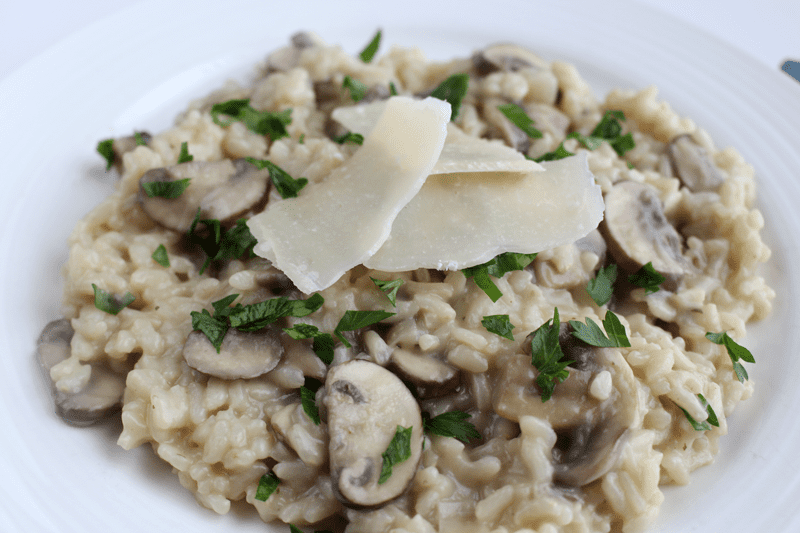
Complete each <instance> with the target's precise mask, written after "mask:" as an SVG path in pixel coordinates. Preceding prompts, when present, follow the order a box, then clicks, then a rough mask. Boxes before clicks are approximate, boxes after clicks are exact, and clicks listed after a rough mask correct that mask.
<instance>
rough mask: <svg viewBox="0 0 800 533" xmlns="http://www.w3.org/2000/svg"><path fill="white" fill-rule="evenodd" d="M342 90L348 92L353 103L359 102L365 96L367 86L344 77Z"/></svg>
mask: <svg viewBox="0 0 800 533" xmlns="http://www.w3.org/2000/svg"><path fill="white" fill-rule="evenodd" d="M342 88H344V89H347V90H349V91H350V98H351V99H352V100H353V101H354V102H360V101H361V100H363V99H364V96H365V95H366V94H367V86H366V85H364V84H363V83H361V82H360V81H358V80H357V79H355V78H351V77H350V76H345V77H344V81H343V82H342Z"/></svg>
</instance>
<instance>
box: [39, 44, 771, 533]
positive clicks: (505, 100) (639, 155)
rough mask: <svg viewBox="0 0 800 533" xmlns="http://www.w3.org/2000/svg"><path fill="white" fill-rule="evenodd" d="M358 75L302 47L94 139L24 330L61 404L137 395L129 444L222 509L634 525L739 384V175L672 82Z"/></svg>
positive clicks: (707, 442) (116, 405) (430, 71)
mask: <svg viewBox="0 0 800 533" xmlns="http://www.w3.org/2000/svg"><path fill="white" fill-rule="evenodd" d="M379 37H380V35H379V34H378V35H376V40H375V41H374V42H373V44H374V45H375V46H377V45H378V43H379ZM372 54H373V51H372V50H370V49H369V47H368V48H367V49H365V51H364V53H363V54H362V55H361V56H353V55H351V54H348V53H346V52H344V51H343V50H342V49H341V48H339V47H334V46H328V45H326V44H324V43H323V42H322V41H321V40H320V39H319V38H318V37H316V36H314V35H311V34H306V33H301V34H298V35H296V36H294V37H293V38H292V41H291V43H290V44H289V45H288V46H286V47H284V48H281V49H279V50H277V51H275V52H273V53H271V54H270V55H269V56H268V57H267V59H266V61H265V62H264V64H263V65H261V66H260V67H259V69H258V74H257V76H256V79H255V81H254V82H253V83H252V85H248V86H241V85H239V84H235V83H233V82H231V83H229V84H227V85H225V86H223V87H222V88H220V89H218V90H216V91H214V92H212V93H211V94H210V95H209V96H208V97H206V98H204V99H202V100H199V101H196V102H193V103H191V104H190V105H189V107H188V109H186V110H185V112H183V113H182V114H181V115H179V116H178V118H177V120H176V122H175V126H174V127H173V128H171V129H169V130H167V131H165V132H162V133H158V134H152V135H151V134H148V133H145V132H136V133H135V134H134V135H132V136H130V137H126V138H118V139H114V140H108V141H105V142H102V143H100V145H99V147H98V150H99V151H100V152H101V153H102V154H104V155H105V156H106V157H107V159H108V162H109V168H110V167H111V166H112V165H113V166H116V169H117V171H118V172H119V174H120V175H121V179H120V181H119V184H118V187H117V189H116V192H114V193H113V194H112V195H111V196H110V197H109V198H108V199H106V200H105V201H104V202H103V203H101V204H100V205H99V206H97V207H96V208H95V209H94V210H93V211H92V212H91V213H89V214H88V215H87V216H86V217H85V218H84V219H83V220H82V221H81V222H79V223H78V224H77V226H76V228H75V230H74V231H73V233H72V236H71V237H70V241H69V245H70V253H69V260H68V262H67V264H66V266H65V269H64V270H65V278H66V280H65V290H64V307H63V313H64V319H63V320H59V321H56V322H53V323H51V324H49V325H48V326H47V327H46V328H45V330H44V331H43V333H42V336H41V338H40V340H39V354H40V358H41V360H42V364H43V366H44V367H45V368H46V369H47V370H48V371H49V376H50V378H51V379H52V382H53V392H54V398H55V402H56V409H57V411H58V413H59V414H60V415H61V416H62V417H63V418H64V419H65V420H67V421H68V422H71V423H74V424H87V423H91V422H93V421H95V420H97V419H99V418H101V417H103V416H109V415H113V416H120V415H119V409H120V406H121V417H122V424H123V430H122V434H121V435H120V436H119V441H118V442H119V445H120V446H122V447H123V448H125V449H131V448H135V447H137V446H141V445H145V444H147V445H150V446H152V448H153V450H154V451H155V453H156V454H158V456H159V457H161V458H162V459H163V460H164V461H165V462H166V463H168V464H169V465H170V466H171V467H172V469H173V471H174V472H175V474H176V475H177V476H178V479H179V480H180V482H181V484H182V485H183V486H184V487H186V489H187V490H190V491H192V493H194V495H195V497H196V499H197V501H198V502H199V503H200V504H201V505H202V506H205V507H207V508H208V509H211V510H212V511H214V512H216V513H226V512H228V510H229V509H230V505H231V501H234V500H241V499H244V500H246V501H247V502H248V503H250V504H252V506H253V507H254V509H255V512H257V513H258V514H259V515H260V516H261V518H262V519H263V520H264V521H266V522H271V521H282V522H283V523H285V524H291V525H292V526H294V527H305V526H310V528H309V529H310V530H313V529H316V530H320V529H324V530H334V531H347V532H348V533H356V532H364V533H379V532H389V531H392V532H414V533H428V532H440V533H446V532H455V531H458V532H462V533H463V532H487V533H488V532H496V533H501V532H502V533H506V532H511V531H525V532H534V531H535V532H539V533H556V532H607V531H624V532H636V531H646V530H647V528H648V526H649V525H650V524H651V523H652V522H653V521H654V519H655V517H656V515H657V513H658V511H659V507H660V506H661V503H662V501H663V499H664V498H663V493H662V491H661V487H662V486H663V485H668V484H678V485H683V484H686V483H688V482H689V479H690V473H691V472H692V471H693V470H695V469H696V468H698V467H700V466H703V465H706V464H709V463H711V462H713V460H714V456H715V455H716V453H717V452H718V446H719V439H720V437H721V436H723V435H725V434H726V433H727V419H728V417H729V416H731V415H732V414H733V411H734V409H735V408H736V406H737V404H738V403H739V402H740V401H741V400H744V399H747V398H748V397H750V395H751V394H752V393H753V385H752V383H751V381H749V380H748V379H747V370H746V366H747V365H749V364H751V363H752V362H754V361H753V357H752V355H751V354H750V352H749V351H747V350H746V349H745V348H743V347H742V346H741V345H739V344H738V343H737V342H736V340H741V339H742V338H743V337H744V335H745V325H746V323H747V322H748V321H751V320H758V319H761V318H764V317H765V316H767V314H768V313H769V312H770V309H771V300H772V298H773V296H774V292H773V291H772V290H771V289H770V288H769V287H768V286H766V284H765V282H764V279H763V278H762V277H761V276H760V275H759V274H758V272H757V268H758V266H759V264H761V263H763V262H765V261H766V260H767V259H768V258H769V255H770V251H769V249H768V248H767V247H766V246H765V245H764V243H763V242H762V240H761V237H760V235H759V231H760V230H761V228H762V226H763V218H762V216H761V213H760V212H759V211H758V210H757V209H755V208H754V202H755V197H756V185H755V180H754V173H753V169H752V168H751V167H750V166H749V165H748V164H747V163H746V162H745V161H744V160H743V159H742V157H741V156H740V155H739V154H738V153H737V152H736V151H735V150H733V149H732V148H726V149H722V150H720V149H718V148H717V147H716V146H715V145H714V144H713V142H712V140H711V139H710V138H709V136H708V135H707V134H706V133H705V132H704V131H703V130H702V129H700V128H698V127H697V126H696V125H695V124H694V123H693V122H692V121H691V120H689V119H686V118H681V117H679V116H678V115H676V113H675V112H673V110H672V109H671V108H670V107H669V105H667V104H666V103H663V102H661V101H659V100H658V99H657V95H656V89H655V88H647V89H644V90H641V91H628V90H615V91H612V92H611V93H610V94H609V95H607V97H606V98H605V100H604V101H599V100H597V99H596V97H595V95H594V94H593V93H592V91H591V89H590V87H589V86H588V84H587V83H586V82H585V81H584V80H583V79H581V77H580V75H579V73H578V72H577V71H576V69H575V68H574V67H573V66H571V65H569V64H566V63H563V62H559V61H553V62H547V61H545V60H543V59H541V58H539V57H537V56H536V55H535V54H533V53H532V52H530V51H528V50H525V49H522V48H520V47H517V46H513V45H508V44H503V45H494V46H489V47H487V48H485V49H483V50H479V51H477V52H474V53H473V54H472V55H471V56H470V57H466V58H463V59H456V60H453V61H449V62H444V63H441V62H431V61H428V60H427V59H426V58H425V56H424V55H423V53H422V52H421V51H420V50H417V49H409V48H400V47H393V48H391V49H389V50H388V51H387V52H385V53H383V54H379V55H375V57H372ZM601 219H602V220H601ZM756 348H757V347H756ZM278 523H280V522H278ZM281 527H287V528H288V526H283V525H282V526H281Z"/></svg>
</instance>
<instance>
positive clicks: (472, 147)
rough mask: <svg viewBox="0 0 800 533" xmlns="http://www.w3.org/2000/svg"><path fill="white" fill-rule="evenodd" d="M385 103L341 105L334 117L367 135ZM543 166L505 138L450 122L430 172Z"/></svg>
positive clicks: (516, 170)
mask: <svg viewBox="0 0 800 533" xmlns="http://www.w3.org/2000/svg"><path fill="white" fill-rule="evenodd" d="M385 105H386V102H371V103H369V104H360V105H355V106H348V107H338V108H336V109H334V110H333V113H332V114H331V116H332V117H333V119H334V120H336V121H337V122H339V123H340V124H341V125H342V126H344V127H345V128H347V129H349V130H350V131H352V132H353V133H360V134H361V135H367V134H368V133H369V132H370V131H372V128H373V127H374V125H375V122H376V120H377V119H378V117H379V116H380V113H381V111H382V110H383V107H384V106H385ZM536 170H543V167H542V166H541V165H540V164H539V163H536V162H534V161H531V160H529V159H526V158H525V156H524V155H522V154H521V153H520V152H518V151H517V150H514V149H513V148H510V147H508V146H506V145H505V144H503V142H502V141H490V140H487V139H481V138H478V137H472V136H470V135H467V134H466V133H464V132H463V131H461V129H459V128H458V126H456V125H454V124H452V123H450V124H448V127H447V139H446V140H445V143H444V148H443V149H442V154H441V155H440V156H439V160H438V161H437V162H436V166H434V167H433V170H432V171H431V174H446V173H454V172H534V171H536Z"/></svg>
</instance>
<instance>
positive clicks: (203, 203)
mask: <svg viewBox="0 0 800 533" xmlns="http://www.w3.org/2000/svg"><path fill="white" fill-rule="evenodd" d="M186 178H189V179H190V180H191V181H190V182H189V186H188V187H187V188H186V190H185V191H184V192H183V193H182V194H181V195H180V196H178V197H177V198H161V197H158V196H154V197H150V196H148V195H147V193H146V192H145V190H144V185H145V184H147V183H153V182H159V181H166V182H172V181H178V180H182V179H186ZM268 190H269V170H268V169H261V170H259V169H258V168H256V166H255V165H253V164H252V163H249V162H248V161H246V160H244V159H237V160H236V161H231V160H229V159H223V160H222V161H214V162H209V161H191V162H188V163H181V164H179V165H174V166H171V167H166V168H156V169H152V170H148V171H147V172H145V173H144V175H142V177H141V178H140V179H139V203H140V205H141V206H142V209H144V211H145V212H146V213H147V214H148V215H149V216H150V218H152V219H153V220H155V221H156V222H158V223H159V224H161V225H162V226H165V227H167V228H169V229H173V230H175V231H180V232H186V231H188V230H189V227H190V226H191V224H192V221H193V220H194V218H195V216H197V210H198V209H200V216H201V218H216V219H218V220H220V221H221V222H223V223H227V222H231V221H233V220H235V219H236V218H237V217H239V216H241V215H243V214H244V213H246V212H247V211H248V210H250V209H253V208H255V207H256V206H258V205H259V204H260V203H261V202H262V201H263V200H264V198H266V196H267V192H268Z"/></svg>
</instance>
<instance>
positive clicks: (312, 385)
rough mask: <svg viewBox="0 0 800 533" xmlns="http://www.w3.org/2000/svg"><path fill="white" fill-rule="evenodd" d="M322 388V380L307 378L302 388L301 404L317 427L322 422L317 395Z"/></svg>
mask: <svg viewBox="0 0 800 533" xmlns="http://www.w3.org/2000/svg"><path fill="white" fill-rule="evenodd" d="M321 386H322V382H321V381H320V380H318V379H314V378H309V377H307V378H306V382H305V384H304V385H303V386H302V387H300V403H301V404H302V405H303V411H305V413H306V414H307V415H308V418H310V419H311V421H312V422H314V424H316V425H319V424H320V422H321V420H320V418H319V408H318V407H317V401H316V394H317V391H318V390H319V388H320V387H321Z"/></svg>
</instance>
